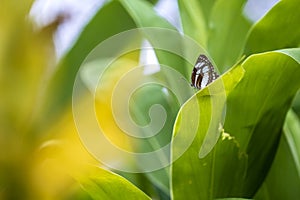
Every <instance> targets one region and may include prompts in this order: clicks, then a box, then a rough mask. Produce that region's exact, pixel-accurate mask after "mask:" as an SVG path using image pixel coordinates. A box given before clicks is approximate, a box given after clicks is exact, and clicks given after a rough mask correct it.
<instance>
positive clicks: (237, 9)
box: [208, 0, 251, 72]
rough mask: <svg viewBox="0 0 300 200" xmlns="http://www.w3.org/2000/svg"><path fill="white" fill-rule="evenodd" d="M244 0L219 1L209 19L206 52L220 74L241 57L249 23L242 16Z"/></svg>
mask: <svg viewBox="0 0 300 200" xmlns="http://www.w3.org/2000/svg"><path fill="white" fill-rule="evenodd" d="M245 3H246V0H242V1H236V0H230V1H228V0H219V1H217V2H216V3H215V5H214V7H213V9H212V11H211V18H210V26H209V37H208V51H209V53H210V55H211V57H212V58H213V59H214V61H215V63H216V64H217V67H218V69H219V70H220V71H221V72H224V71H226V70H227V69H228V68H229V67H231V66H232V65H233V64H234V63H235V62H237V60H238V59H239V58H240V57H241V54H242V52H243V47H244V45H245V41H246V37H247V33H248V31H249V29H250V26H251V23H250V22H249V21H248V20H247V19H246V18H245V16H244V15H243V8H244V5H245Z"/></svg>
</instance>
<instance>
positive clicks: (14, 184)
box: [0, 0, 300, 200]
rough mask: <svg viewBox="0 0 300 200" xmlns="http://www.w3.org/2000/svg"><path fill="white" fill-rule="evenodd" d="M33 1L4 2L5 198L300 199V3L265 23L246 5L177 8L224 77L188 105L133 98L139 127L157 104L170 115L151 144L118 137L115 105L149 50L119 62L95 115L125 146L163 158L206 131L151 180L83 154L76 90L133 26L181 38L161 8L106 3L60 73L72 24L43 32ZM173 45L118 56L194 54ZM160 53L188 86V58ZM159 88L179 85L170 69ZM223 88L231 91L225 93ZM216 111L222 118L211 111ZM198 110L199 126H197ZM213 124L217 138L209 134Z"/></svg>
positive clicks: (133, 0) (0, 49) (0, 160)
mask: <svg viewBox="0 0 300 200" xmlns="http://www.w3.org/2000/svg"><path fill="white" fill-rule="evenodd" d="M32 3H33V1H31V0H25V1H22V2H16V1H9V0H4V1H2V2H1V7H0V27H1V30H0V83H1V84H0V97H1V98H0V147H1V152H2V153H0V199H25V200H26V199H125V198H127V199H150V198H154V199H155V198H156V199H170V198H172V199H186V198H187V199H194V198H198V199H214V198H220V199H221V198H229V197H236V198H235V199H242V198H249V199H251V198H254V199H283V198H285V199H297V198H299V195H300V194H299V190H298V189H299V188H300V176H299V174H300V164H299V158H300V157H299V155H300V152H299V142H300V139H299V134H300V133H299V130H300V126H299V113H300V109H299V108H300V107H299V105H300V101H299V95H297V96H296V98H294V97H295V95H296V93H297V90H298V89H299V87H300V83H299V78H298V77H299V76H300V64H299V63H300V49H299V48H298V47H299V44H300V42H299V41H300V29H299V27H298V22H299V21H300V14H299V10H300V7H299V6H300V4H299V2H298V0H282V1H279V2H278V3H277V4H275V5H274V6H273V8H272V9H271V10H270V11H269V12H268V13H267V14H266V15H265V16H263V17H262V18H261V19H260V20H259V21H258V22H255V23H253V22H250V21H249V20H248V19H247V18H246V17H245V16H244V14H243V9H244V5H245V3H246V1H244V0H240V1H236V0H229V1H228V0H214V1H204V0H191V1H184V0H178V5H179V12H180V17H181V22H182V27H183V34H185V35H187V36H189V37H191V38H192V39H193V40H195V41H197V43H199V44H201V45H202V46H203V48H204V50H205V51H206V54H208V55H209V57H210V58H212V60H213V61H214V63H216V65H217V68H218V69H219V71H220V72H222V73H224V74H223V75H222V76H221V77H220V78H219V79H218V80H216V81H215V82H214V83H212V84H211V85H210V86H209V87H206V88H205V89H203V90H200V91H197V92H196V94H190V96H191V98H190V99H189V100H187V101H186V103H185V104H184V105H183V106H182V107H181V108H180V104H179V103H178V100H176V95H175V94H174V93H172V91H171V92H165V90H164V89H165V88H162V87H161V86H160V87H157V86H148V87H145V88H144V89H145V90H143V91H142V90H141V91H139V92H138V93H136V94H135V95H133V97H134V98H133V100H131V101H130V112H131V115H132V118H133V119H134V120H135V121H136V122H137V123H138V124H147V123H148V122H149V116H148V115H147V114H144V113H147V110H149V108H150V107H151V104H153V103H155V104H159V105H162V106H164V107H165V109H166V112H167V116H168V121H167V123H166V124H165V127H164V129H162V130H161V131H160V133H159V134H158V135H157V136H155V137H153V138H151V139H149V140H145V141H142V142H139V141H138V140H136V141H135V142H134V143H132V142H131V141H129V139H128V137H125V134H124V132H123V131H122V130H120V129H118V128H117V125H116V123H115V122H114V118H113V115H112V109H111V107H110V99H111V98H112V90H113V88H114V86H115V84H116V83H117V82H118V80H119V79H120V78H122V76H123V74H125V73H126V72H128V71H130V70H132V69H133V66H136V65H138V63H139V62H140V55H141V54H140V53H141V52H140V51H139V50H137V51H135V52H131V53H129V54H126V55H124V56H123V57H121V58H119V59H117V60H116V61H115V62H114V64H112V65H111V68H110V69H109V70H107V72H106V75H105V77H104V79H103V80H104V82H100V83H99V84H100V85H101V86H103V87H102V88H103V90H98V91H97V92H99V94H98V96H99V99H97V102H95V108H96V114H97V119H98V120H99V121H101V123H102V124H103V125H104V128H105V130H106V131H105V132H106V133H107V137H108V138H109V139H110V140H111V141H113V143H114V144H115V145H116V146H118V147H120V148H122V149H126V150H128V151H130V150H137V151H140V152H145V151H153V150H155V149H157V148H160V147H162V146H164V145H165V144H166V143H169V142H170V141H171V140H172V135H173V138H175V136H176V137H177V136H179V138H181V141H185V140H187V139H189V137H190V134H191V132H192V131H196V133H197V134H196V136H195V140H194V141H193V143H192V144H191V146H190V147H189V148H188V149H187V151H185V152H184V154H183V155H182V156H181V157H180V158H179V159H178V160H177V161H176V162H175V163H174V164H173V165H172V166H170V167H166V168H164V169H161V170H159V171H155V172H151V173H144V174H130V173H125V172H120V171H116V170H113V169H108V168H107V167H104V166H103V165H102V164H101V163H99V161H98V160H97V159H95V158H94V157H92V155H91V154H90V153H89V152H88V151H87V149H85V147H84V146H83V144H82V141H81V139H80V138H79V136H78V134H77V129H76V125H75V122H74V116H73V115H72V103H71V99H72V92H73V85H74V81H75V78H76V75H77V73H78V71H79V68H80V66H81V64H82V62H83V61H84V59H85V58H86V57H87V55H88V54H89V53H90V51H91V50H92V49H94V48H95V46H96V45H98V44H99V43H101V42H103V41H105V40H106V39H107V38H109V37H111V36H114V35H116V34H118V33H121V32H123V31H126V30H130V29H133V28H145V27H158V28H167V29H169V30H173V31H177V32H176V33H178V35H180V33H179V31H178V30H176V28H175V27H174V26H173V25H171V24H170V23H169V22H168V21H167V20H166V19H164V18H163V17H161V16H160V15H158V14H157V13H156V11H155V8H154V5H155V4H156V3H157V1H155V0H154V1H153V0H151V1H146V0H119V1H107V2H106V3H105V4H104V5H103V7H101V8H100V9H99V10H98V11H97V13H96V14H95V16H94V17H93V18H92V19H91V20H90V21H89V22H88V23H87V24H86V26H85V28H84V29H83V31H82V32H81V33H80V36H79V37H78V40H77V41H76V42H75V44H74V46H73V47H72V48H71V49H70V50H69V51H68V52H67V53H66V55H65V56H64V57H63V58H62V59H61V60H59V62H58V64H56V62H57V60H56V58H55V52H54V48H53V41H52V37H53V34H54V33H55V31H56V30H57V28H58V26H59V25H60V24H61V23H63V18H61V16H58V17H57V18H56V19H55V20H54V21H53V22H52V23H50V24H49V25H47V26H45V27H41V28H38V27H36V25H35V24H34V23H33V22H32V21H31V19H30V17H29V16H28V13H29V11H30V8H31V6H32ZM282 16H285V17H282ZM164 37H165V36H164ZM172 39H174V38H172V37H165V40H162V38H161V37H160V36H157V37H148V38H147V37H145V38H141V37H134V38H132V39H131V40H128V41H124V42H123V43H120V45H119V46H118V47H117V48H115V49H116V52H118V51H121V50H122V49H125V48H128V47H129V46H131V45H140V46H141V45H142V44H143V41H144V40H148V42H149V43H150V44H152V45H156V44H160V43H163V42H166V43H168V42H171V43H176V42H177V43H179V44H178V52H188V49H186V48H185V46H184V45H183V44H181V43H180V42H181V41H177V40H176V41H172ZM284 48H288V49H284ZM278 49H281V50H278ZM155 53H156V56H157V59H158V61H159V63H160V64H164V65H167V66H170V67H172V69H174V70H176V71H177V72H179V73H180V74H181V75H182V76H183V77H189V74H190V71H191V70H192V68H191V67H192V66H191V65H188V64H187V63H186V62H185V61H184V59H183V58H179V56H177V55H175V54H172V53H170V52H164V51H161V50H159V49H155ZM243 54H245V55H246V56H247V57H245V58H242V55H243ZM103 57H105V55H104V56H103ZM238 61H240V62H238ZM93 78H94V77H93V73H90V74H87V75H86V77H85V81H86V82H85V83H84V84H86V86H87V89H91V88H88V84H89V82H90V81H91V80H92V79H93ZM149 79H150V80H152V81H155V80H158V79H161V80H167V81H168V82H170V83H171V85H172V86H174V87H178V88H180V82H178V80H175V78H174V77H172V76H170V75H169V74H167V73H166V72H162V73H161V74H160V75H159V76H156V77H155V76H153V77H150V76H149ZM132 81H134V80H132ZM220 83H222V87H224V88H221V89H225V90H223V91H221V92H220V93H218V92H219V89H220V88H219V86H220ZM223 84H224V85H223ZM92 89H93V88H92ZM211 91H217V93H214V94H211V93H210V92H211ZM124 92H126V91H124ZM89 95H90V94H89ZM218 95H221V97H222V98H221V99H220V98H218ZM224 97H226V98H227V99H226V100H227V101H226V104H225V102H224V99H223V98H224ZM293 98H294V100H293ZM78 102H79V105H77V106H78V107H79V109H80V110H82V111H83V115H84V116H83V117H84V118H86V121H89V120H90V119H89V117H90V116H89V113H88V112H87V110H86V108H87V106H90V105H89V104H90V102H89V101H88V99H87V96H85V94H84V93H83V94H82V96H80V98H79V101H78ZM196 105H198V106H199V105H200V107H195V106H196ZM212 105H213V106H214V107H215V109H216V108H217V109H216V110H211V106H212ZM291 106H292V108H293V110H294V111H295V113H297V114H298V116H297V115H296V114H295V113H294V111H293V110H291V109H290V107H291ZM225 108H226V113H225V114H224V112H223V111H224V109H225ZM85 111H86V112H85ZM178 113H179V114H178ZM197 113H201V120H198V121H195V120H193V119H194V118H193V116H195V115H196V114H197ZM287 113H288V114H287ZM182 115H188V116H190V117H188V118H186V119H185V118H181V117H180V116H182ZM209 125H211V127H210V128H211V129H210V132H209V133H211V134H212V135H210V134H206V130H207V129H208V127H209ZM191 127H196V128H195V129H192V128H191ZM141 134H145V133H141ZM174 141H175V140H173V142H174ZM207 141H208V142H207ZM93 142H94V143H95V145H97V141H93ZM172 145H173V146H172V149H169V151H168V154H167V155H168V156H169V157H171V155H172V156H174V155H176V153H177V152H179V150H180V148H181V146H180V143H176V142H174V143H172ZM105 150H106V149H103V152H105ZM203 152H204V153H203ZM109 156H111V157H112V158H114V155H113V154H109ZM116 162H118V160H116ZM125 162H132V161H125ZM149 164H151V163H149ZM170 169H171V170H170ZM120 175H122V176H123V177H122V176H120ZM124 177H126V178H124ZM129 180H130V181H129Z"/></svg>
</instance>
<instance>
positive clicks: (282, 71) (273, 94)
mask: <svg viewBox="0 0 300 200" xmlns="http://www.w3.org/2000/svg"><path fill="white" fill-rule="evenodd" d="M295 53H297V54H298V55H299V53H300V49H290V50H283V51H282V52H268V53H264V54H258V55H254V56H251V57H249V58H248V59H247V60H246V61H245V62H244V63H243V67H244V68H245V70H246V74H245V77H244V79H243V81H242V82H241V84H239V85H238V86H237V87H236V90H234V91H233V92H232V93H231V94H230V95H229V97H228V103H227V105H228V107H227V108H228V109H227V117H226V123H225V130H226V131H228V132H229V133H232V134H233V135H234V136H235V138H236V139H237V140H238V142H239V144H240V146H241V149H242V151H243V152H245V153H247V155H248V168H247V172H246V175H245V177H244V178H245V179H244V184H243V185H242V186H241V188H242V190H243V195H245V196H246V197H252V196H253V194H254V193H255V192H256V190H257V189H258V187H259V185H260V184H261V183H262V181H263V180H264V177H265V176H266V174H267V171H268V169H269V166H270V165H271V163H272V161H273V157H274V154H275V152H276V149H277V146H278V141H279V138H280V134H281V129H282V126H283V123H284V119H285V115H286V113H287V111H288V109H289V107H290V105H291V102H292V99H293V97H294V95H295V93H296V92H297V90H298V89H299V87H300V79H299V78H298V77H299V75H300V66H299V60H297V58H296V57H295V56H293V54H295ZM286 77H289V78H288V79H287V78H286ZM266 92H267V93H266ZM245 113H247V114H246V115H245Z"/></svg>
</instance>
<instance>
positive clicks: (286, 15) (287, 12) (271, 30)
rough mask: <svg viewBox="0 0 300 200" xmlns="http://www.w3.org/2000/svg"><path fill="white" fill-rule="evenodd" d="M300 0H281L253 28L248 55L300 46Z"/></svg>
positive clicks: (247, 50) (249, 37)
mask: <svg viewBox="0 0 300 200" xmlns="http://www.w3.org/2000/svg"><path fill="white" fill-rule="evenodd" d="M299 9H300V4H299V1H297V0H285V1H279V2H278V3H277V4H276V5H275V6H274V7H273V8H272V9H271V10H270V11H269V12H268V13H267V14H266V15H265V16H264V17H263V18H262V19H261V20H259V21H258V22H257V23H256V24H255V25H254V26H253V27H252V29H251V31H250V33H249V36H248V39H247V42H246V46H245V51H244V53H245V54H247V55H250V54H253V53H260V52H263V51H269V50H276V49H282V48H293V47H298V46H299V41H300V29H299V21H300V13H299V12H298V11H299Z"/></svg>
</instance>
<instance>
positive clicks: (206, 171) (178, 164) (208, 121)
mask: <svg viewBox="0 0 300 200" xmlns="http://www.w3.org/2000/svg"><path fill="white" fill-rule="evenodd" d="M243 74H244V69H243V68H242V67H241V66H237V67H235V68H233V69H231V70H230V71H229V72H227V73H226V74H224V75H223V76H222V77H221V79H217V80H216V81H215V82H214V83H213V84H212V85H211V86H209V87H208V88H205V89H203V90H201V91H200V92H198V93H197V94H196V95H195V96H193V97H192V98H191V99H190V100H189V101H188V102H187V103H186V104H184V106H183V107H182V108H181V110H180V112H179V114H178V117H177V120H176V122H175V126H174V127H175V129H174V135H175V137H178V138H179V139H178V140H177V141H175V140H174V141H173V146H172V158H173V159H176V157H177V156H179V158H178V160H176V161H175V162H174V163H173V165H172V189H173V190H172V193H173V199H212V198H213V193H214V191H213V184H214V183H213V180H212V179H213V178H212V177H214V176H215V174H214V173H215V172H214V167H215V162H216V160H218V159H220V160H222V161H223V162H225V160H224V158H222V157H221V158H219V157H218V158H216V155H215V153H209V154H208V155H207V156H206V157H204V158H202V159H199V156H200V154H201V153H199V152H200V147H201V145H202V144H203V143H204V141H209V140H212V141H211V142H210V143H211V146H213V145H214V144H215V142H216V140H218V136H219V135H218V134H219V133H220V131H221V130H219V129H218V128H219V123H222V119H221V118H222V115H223V109H224V106H225V105H224V103H225V100H226V94H229V93H230V92H231V91H232V90H233V89H234V87H235V86H236V85H237V84H238V82H239V81H240V80H241V78H242V77H243ZM222 82H224V88H223V87H222ZM223 89H225V93H224V90H223ZM210 93H212V94H210ZM224 97H225V98H224ZM199 115H200V116H199ZM199 117H200V121H198V120H199ZM213 121H215V123H212V122H213ZM212 124H213V125H212ZM211 130H212V131H213V132H211ZM208 131H209V132H210V133H212V134H217V137H215V136H213V137H212V138H209V139H208V140H207V138H205V136H206V133H207V132H208ZM195 132H196V136H195V139H194V140H193V142H192V144H191V146H190V147H189V148H188V149H187V150H186V151H185V152H184V154H183V155H182V156H181V157H180V155H178V154H180V152H182V144H181V141H186V140H188V139H190V138H192V139H193V137H194V134H195ZM216 132H217V133H216ZM223 136H224V140H221V141H219V142H218V146H221V147H223V152H224V154H227V153H235V154H238V152H239V148H238V146H237V145H236V143H235V141H234V140H232V139H230V137H227V136H226V133H223ZM228 136H229V135H228ZM180 138H181V139H180ZM210 143H208V144H210ZM205 149H210V148H209V147H208V148H205ZM219 156H220V155H219ZM223 156H224V155H223ZM202 157H203V156H202ZM237 157H238V156H237ZM226 163H228V164H229V165H231V164H232V165H234V164H237V163H238V164H239V165H245V164H244V159H243V160H242V161H241V162H240V161H239V160H238V159H236V160H233V159H231V160H226ZM235 173H236V176H237V177H239V176H243V171H241V172H238V171H237V170H235ZM225 175H226V174H225ZM232 179H233V178H231V179H230V180H231V181H232ZM222 182H223V181H222Z"/></svg>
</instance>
